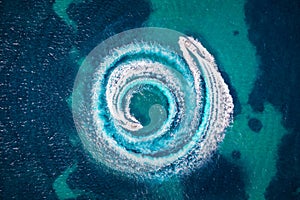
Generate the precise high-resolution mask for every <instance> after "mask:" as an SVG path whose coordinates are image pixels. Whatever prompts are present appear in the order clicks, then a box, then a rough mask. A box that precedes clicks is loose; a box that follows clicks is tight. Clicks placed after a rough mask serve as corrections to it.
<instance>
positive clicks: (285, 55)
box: [245, 0, 300, 199]
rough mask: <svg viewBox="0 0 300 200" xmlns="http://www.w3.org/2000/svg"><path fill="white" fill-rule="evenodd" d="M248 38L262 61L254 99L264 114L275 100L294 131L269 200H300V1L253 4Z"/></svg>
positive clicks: (252, 0) (248, 8)
mask: <svg viewBox="0 0 300 200" xmlns="http://www.w3.org/2000/svg"><path fill="white" fill-rule="evenodd" d="M245 13H246V21H247V23H248V24H249V39H250V40H251V42H252V43H253V44H254V45H255V46H256V49H257V54H258V55H259V57H260V60H261V64H260V70H261V76H260V77H259V78H258V79H257V80H256V83H255V87H254V89H253V91H252V93H251V94H250V96H249V103H250V105H251V107H252V108H253V109H254V110H255V111H257V112H261V111H263V109H264V102H266V101H268V102H271V103H272V104H273V105H274V106H275V107H276V108H277V109H278V110H280V111H281V112H282V115H283V118H282V121H283V124H284V125H285V127H287V128H288V130H289V131H290V133H289V134H287V135H285V136H284V137H283V138H282V141H281V144H280V146H279V151H278V157H279V159H278V161H277V174H276V176H275V177H274V178H273V180H272V181H271V183H270V185H269V187H268V188H267V190H266V193H265V197H266V198H267V199H299V193H297V191H299V186H300V173H299V171H300V162H299V160H300V153H299V149H300V139H299V137H300V122H299V120H300V92H299V85H300V68H299V66H300V56H299V54H300V1H298V0H287V1H286V0H281V1H271V0H264V1H261V0H249V1H248V2H247V3H246V5H245Z"/></svg>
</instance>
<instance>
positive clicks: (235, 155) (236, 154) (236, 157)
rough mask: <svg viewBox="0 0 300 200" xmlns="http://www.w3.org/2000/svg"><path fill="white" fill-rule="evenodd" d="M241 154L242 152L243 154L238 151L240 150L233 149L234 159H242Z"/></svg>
mask: <svg viewBox="0 0 300 200" xmlns="http://www.w3.org/2000/svg"><path fill="white" fill-rule="evenodd" d="M241 156H242V154H241V152H240V151H238V150H233V151H232V152H231V157H232V158H233V159H234V160H239V159H241Z"/></svg>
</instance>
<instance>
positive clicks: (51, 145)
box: [0, 0, 300, 200]
mask: <svg viewBox="0 0 300 200" xmlns="http://www.w3.org/2000/svg"><path fill="white" fill-rule="evenodd" d="M133 5H134V6H133ZM0 10H1V12H0V19H1V20H0V24H1V26H0V29H1V31H0V41H1V42H0V77H1V78H0V88H1V89H0V103H1V105H0V120H1V122H0V134H1V136H0V155H1V156H0V157H1V158H0V170H1V171H0V172H1V173H0V174H1V175H0V177H1V181H0V199H45V198H46V199H208V200H210V199H254V200H256V199H264V198H265V199H298V198H299V177H300V176H299V168H300V167H299V162H298V160H299V151H298V149H299V130H300V128H299V124H300V123H299V113H300V112H299V105H300V104H299V103H298V102H299V92H297V91H298V87H299V83H298V80H300V78H299V72H298V69H299V67H298V66H299V59H298V58H299V56H298V54H299V45H298V44H299V33H300V31H299V22H298V19H300V17H299V13H300V12H299V2H298V1H293V0H288V1H283V0H282V1H270V0H262V1H256V0H248V1H244V0H237V1H236V0H235V1H219V0H203V1H201V2H200V1H198V0H191V1H188V2H187V1H185V0H176V1H169V0H151V3H150V1H146V0H145V1H143V0H139V1H135V0H123V1H115V0H102V1H95V0H89V1H81V0H73V1H72V0H57V1H43V0H41V1H30V0H27V1H9V0H4V1H0ZM142 26H156V27H164V28H169V29H174V30H177V31H181V32H183V33H185V34H186V35H189V36H193V38H196V39H197V40H198V41H200V42H201V43H202V44H204V45H203V46H205V48H207V49H208V50H209V52H210V53H212V55H213V56H214V57H215V58H216V61H217V62H216V63H218V68H219V70H220V71H221V73H222V77H223V78H224V79H225V82H226V83H227V85H228V86H229V88H230V91H229V92H230V93H231V95H232V97H233V101H234V104H235V106H234V109H235V112H234V123H232V126H230V127H229V128H228V129H227V131H226V137H225V138H224V139H223V141H222V142H220V143H219V147H220V148H217V150H213V149H214V148H212V149H210V150H213V151H210V150H208V151H207V152H210V153H209V154H208V157H209V159H207V160H210V162H207V163H206V162H202V161H201V160H198V159H194V160H193V161H192V162H190V163H196V164H197V165H198V164H199V165H198V168H197V167H186V168H178V169H186V170H187V171H190V172H189V174H187V175H184V176H181V177H179V178H178V177H176V176H174V174H176V173H174V172H176V170H175V171H173V170H171V171H170V170H167V169H169V168H168V167H166V168H161V170H159V171H158V172H157V171H156V170H152V171H151V172H145V171H147V169H149V168H148V167H149V165H147V167H144V168H143V169H144V171H138V170H136V169H135V168H134V169H133V168H130V167H129V166H126V165H125V167H123V168H122V169H120V167H119V165H116V166H109V164H108V163H107V162H106V161H105V160H104V159H102V158H101V157H99V152H102V151H98V150H99V149H96V151H95V152H96V153H95V156H94V157H93V156H89V152H93V151H87V149H89V148H87V147H83V146H82V144H85V145H88V144H90V143H89V142H88V141H84V137H85V136H83V137H81V139H83V142H82V141H81V140H80V138H79V137H78V131H77V130H76V127H75V125H74V122H73V118H72V112H71V109H70V108H71V106H70V105H71V102H72V98H71V96H72V95H75V96H76V94H72V88H73V84H74V80H75V78H76V74H77V71H78V68H79V67H80V66H81V65H82V61H83V60H84V59H85V58H86V56H87V55H88V53H89V52H90V51H91V50H92V49H93V48H94V47H95V46H97V45H98V44H99V43H100V42H101V41H103V40H105V39H106V38H109V37H110V36H112V35H115V34H117V33H120V32H122V31H125V30H129V29H133V28H137V27H142ZM181 36H184V37H185V38H187V36H185V35H181ZM156 39H157V38H155V39H152V40H155V41H157V40H156ZM177 39H178V38H177ZM161 40H163V39H161ZM121 43H122V42H121V41H120V42H119V44H120V45H119V46H120V47H121V46H124V45H122V44H121ZM131 45H133V46H134V49H135V50H136V48H137V47H138V46H139V45H141V43H140V42H138V43H132V44H131ZM146 45H147V44H146ZM148 46H152V43H151V44H148ZM155 46H157V47H158V46H159V47H163V48H164V49H165V50H167V52H174V53H175V54H179V55H180V57H181V58H182V59H183V60H184V59H185V58H184V57H185V56H184V55H183V52H182V50H181V49H180V48H175V49H176V50H174V49H173V47H174V46H178V41H177V40H176V42H174V43H173V45H162V44H161V43H157V44H155ZM170 46H171V47H170ZM169 50H171V51H169ZM105 55H110V54H109V52H107V53H106V54H105ZM189 55H192V53H191V52H189ZM150 58H151V59H150ZM158 58H161V56H156V57H155V59H153V58H152V57H151V56H148V61H149V60H151V62H148V64H149V65H151V64H152V65H156V64H160V65H161V67H162V66H163V65H162V64H161V61H162V60H161V59H158ZM192 58H193V59H194V60H196V61H197V58H196V57H195V56H192ZM134 59H136V58H134ZM134 59H132V60H129V59H126V61H134ZM157 59H158V60H157ZM123 61H124V60H123ZM186 64H187V63H186ZM126 66H127V67H129V66H128V63H123V67H124V68H126ZM135 67H136V66H135ZM87 69H90V68H87ZM91 69H95V68H93V67H92V68H91ZM163 69H164V68H163ZM168 69H169V70H171V71H168V72H169V74H170V75H171V74H172V75H174V73H175V72H176V71H177V70H172V69H173V67H169V68H168ZM181 70H184V69H183V68H182V69H181ZM111 72H113V71H111ZM114 72H115V74H118V73H117V71H114ZM158 73H161V71H159V72H158ZM175 74H176V76H175V77H177V78H176V80H177V81H179V80H181V79H180V78H179V79H178V77H180V74H181V73H175ZM181 76H182V75H181ZM91 77H93V76H91ZM206 77H207V76H206ZM95 78H96V79H97V77H95ZM115 78H116V77H115ZM121 78H122V77H121ZM163 78H164V77H161V79H160V80H163ZM96 79H95V80H90V83H94V85H92V86H95V83H96ZM182 79H184V78H182ZM97 80H99V77H98V79H97ZM110 80H113V79H110ZM135 81H136V82H132V85H131V86H132V87H130V88H127V87H124V88H121V89H124V90H123V94H122V95H121V96H118V94H120V93H118V92H116V93H113V94H111V95H115V96H111V97H112V98H115V99H114V101H115V102H119V103H120V104H118V107H115V108H114V107H113V106H114V104H112V107H110V108H109V107H107V108H108V109H107V110H106V111H108V112H107V113H110V109H112V110H113V111H116V112H118V114H114V118H115V119H117V118H118V117H119V118H120V119H119V118H118V121H116V120H115V121H110V126H109V127H106V128H117V129H119V130H125V131H123V132H122V134H123V133H124V134H123V135H121V136H122V137H124V138H125V139H122V138H121V137H119V136H120V135H118V134H116V133H117V132H115V131H112V132H109V133H110V134H111V133H114V135H113V136H114V137H115V138H114V140H115V141H117V142H118V143H117V145H119V146H123V147H124V149H125V151H129V153H130V154H131V155H136V154H141V151H144V152H143V153H149V152H150V153H151V151H150V150H151V149H145V148H143V146H145V145H140V146H139V145H134V144H136V143H137V142H139V143H138V144H141V141H140V140H145V139H146V140H147V141H150V139H151V137H152V138H154V137H155V136H157V135H155V134H149V133H150V132H151V133H152V131H153V132H155V133H158V132H157V131H158V130H160V128H161V127H162V126H163V125H164V124H165V122H169V121H168V120H169V119H171V118H170V116H171V115H170V114H172V113H171V112H170V111H169V109H170V106H171V104H170V103H169V102H171V103H172V99H176V98H172V97H173V96H174V97H175V95H173V96H172V93H171V90H169V89H168V87H164V86H168V84H164V85H162V84H160V85H158V84H157V82H154V81H153V80H151V82H150V83H149V84H148V83H147V84H141V82H138V80H135ZM184 81H185V80H183V81H181V83H182V84H183V86H184ZM205 81H206V83H209V81H207V80H205V79H204V76H203V78H201V79H200V82H201V83H204V82H205ZM106 84H108V82H107V83H106ZM109 84H111V85H114V84H113V82H110V83H109ZM155 84H156V85H155ZM170 84H171V83H170ZM137 85H139V86H141V87H139V89H138V88H137V87H138V86H137ZM115 86H116V85H115ZM206 87H208V85H205V84H201V88H200V89H201V92H200V93H201V95H202V96H201V98H202V99H201V102H202V106H204V107H203V108H205V105H207V103H206V102H211V101H205V100H206V99H207V98H204V97H205V96H203V95H205V94H208V93H207V90H206ZM94 88H97V87H94ZM99 88H101V87H99ZM99 88H98V89H99ZM191 88H193V87H191ZM208 88H209V87H208ZM90 89H91V88H88V89H87V90H85V91H91V90H90ZM115 89H116V90H115V91H117V88H115ZM127 89H128V90H127ZM189 89H190V88H189ZM188 91H189V90H188ZM234 91H235V92H234ZM83 94H85V95H86V93H83ZM89 94H92V93H89ZM127 94H130V95H131V98H128V97H129V96H130V95H129V96H128V95H127ZM174 94H175V93H174ZM178 94H179V93H178ZM97 95H100V94H97ZM101 95H102V97H104V98H103V99H99V101H97V99H96V100H95V101H94V105H95V108H96V104H98V103H100V102H102V103H103V102H104V103H108V102H109V101H106V100H107V98H106V96H109V95H110V94H108V95H106V93H102V94H101ZM170 96H171V98H170ZM92 97H93V96H90V98H88V99H89V100H90V101H89V105H92V102H91V100H92ZM126 97H127V99H131V101H130V102H126V101H119V100H120V99H123V100H126ZM168 97H169V98H168ZM100 100H101V101H100ZM111 102H113V101H111ZM141 102H146V103H141ZM238 102H239V103H238ZM128 105H129V106H128ZM182 105H183V104H182ZM184 105H185V104H184ZM191 105H192V104H191ZM207 106H208V105H207ZM89 108H90V107H89ZM123 108H129V110H127V111H126V110H125V111H126V112H124V114H125V113H127V114H126V115H120V116H119V113H120V111H122V112H121V114H122V113H123ZM168 108H169V109H168ZM174 108H177V106H175V107H174ZM174 110H176V109H174ZM98 111H99V109H98V107H97V109H96V110H95V112H92V113H96V112H98ZM185 111H187V110H185ZM204 111H205V110H202V111H201V112H200V113H202V114H203V113H204ZM107 113H106V114H107ZM174 113H175V112H174ZM174 113H173V114H174ZM207 113H210V112H207ZM128 114H129V115H128ZM157 116H159V117H157ZM178 116H179V115H178ZM178 116H177V115H175V118H176V117H178ZM202 116H203V115H202ZM124 117H125V121H124ZM131 117H132V118H131ZM183 117H184V115H183ZM91 119H92V121H99V120H100V119H101V118H100V117H99V116H97V115H95V119H94V118H93V116H91ZM110 119H113V118H110ZM127 119H129V121H130V120H131V121H130V122H133V123H134V125H137V126H136V128H138V127H140V128H141V129H139V130H137V131H128V128H127V129H126V128H124V127H126V125H124V124H122V123H123V122H127V121H128V120H127ZM181 119H185V118H181ZM78 120H79V122H80V121H82V120H80V118H79V119H78ZM208 121H210V120H208ZM102 122H103V121H102ZM118 123H119V125H118ZM127 125H128V124H127ZM115 126H116V127H115ZM285 127H288V129H285ZM129 128H132V127H130V126H129ZM178 128H179V127H178ZM94 130H95V129H94V128H92V131H94ZM106 130H108V129H106ZM142 130H143V131H142ZM101 131H102V130H101ZM87 132H88V131H87ZM289 132H290V133H291V134H285V133H289ZM105 133H107V132H105ZM284 134H285V135H284ZM191 135H192V134H191ZM220 135H223V134H220ZM110 136H112V135H108V137H107V138H109V137H110ZM223 136H224V135H223ZM87 138H93V136H91V137H87ZM96 138H97V137H96ZM111 138H112V137H111ZM127 139H132V140H134V142H131V143H130V142H128V141H129V140H127ZM169 139H170V138H169ZM137 140H139V141H137ZM165 141H167V140H163V142H162V143H159V144H160V145H162V146H164V145H165V143H164V142H165ZM169 141H171V140H169ZM212 141H215V140H212ZM91 144H92V143H91ZM143 144H146V143H143ZM156 144H158V143H156ZM187 144H188V143H187ZM198 144H203V143H201V142H198ZM127 145H128V146H127ZM130 145H133V146H134V147H135V148H139V149H135V148H132V146H130ZM203 145H204V144H203ZM169 146H172V145H169ZM175 146H176V145H175ZM125 147H126V148H125ZM152 147H156V146H155V145H154V146H152ZM182 147H183V146H180V145H179V146H176V149H174V150H175V151H176V150H179V149H182ZM166 148H167V146H166ZM124 149H123V150H124ZM190 149H191V151H192V150H193V149H194V148H192V147H191V148H190ZM146 150H147V151H149V152H145V151H146ZM158 150H159V149H158ZM165 150H166V149H165ZM202 150H203V149H202ZM130 151H131V152H130ZM139 151H140V152H139ZM156 151H157V150H156ZM191 151H188V152H187V154H188V155H189V153H190V152H191ZM115 152H116V153H118V151H115ZM167 153H168V151H165V154H164V155H163V156H166V155H167ZM211 154H212V155H211ZM119 156H120V154H119ZM148 156H149V155H148ZM156 156H162V155H156ZM169 156H171V157H173V156H172V155H169ZM97 158H98V160H97ZM111 158H113V157H111ZM188 158H190V157H188ZM151 159H152V158H151ZM154 159H155V158H154ZM173 159H175V160H176V156H175V155H174V157H173ZM103 160H104V161H103ZM139 161H140V160H138V159H137V163H139ZM114 163H118V161H115V162H114ZM125 164H127V163H125ZM162 165H163V164H162ZM151 166H152V165H151ZM156 166H157V168H160V166H159V165H156ZM109 168H113V170H110V169H109ZM157 168H156V169H157ZM125 169H131V170H132V172H129V173H124V172H123V171H122V170H125ZM154 172H156V173H154ZM167 172H169V173H167ZM147 173H150V175H148V177H149V176H150V177H152V179H150V180H151V181H149V180H148V181H147V180H146V179H144V178H141V177H145V175H146V174H147ZM181 173H182V172H180V173H179V174H181ZM124 174H125V176H124ZM132 174H135V177H138V178H132ZM155 174H156V177H157V176H158V174H160V175H163V176H159V177H164V178H163V180H160V181H155V180H156V179H153V177H155V176H154V175H155ZM167 174H168V175H167ZM172 174H173V176H172V177H171V176H170V175H172ZM129 177H131V178H129ZM166 177H169V178H166Z"/></svg>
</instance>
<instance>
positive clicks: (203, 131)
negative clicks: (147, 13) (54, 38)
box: [72, 28, 233, 178]
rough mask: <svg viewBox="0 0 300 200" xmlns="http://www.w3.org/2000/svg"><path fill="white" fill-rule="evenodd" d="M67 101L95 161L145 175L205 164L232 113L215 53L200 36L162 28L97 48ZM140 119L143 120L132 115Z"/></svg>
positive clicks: (127, 35) (134, 32)
mask: <svg viewBox="0 0 300 200" xmlns="http://www.w3.org/2000/svg"><path fill="white" fill-rule="evenodd" d="M191 88H192V89H191ZM147 94H148V97H149V98H147V100H146V101H145V99H144V101H143V100H142V98H144V97H143V96H144V95H147ZM138 95H139V97H136V96H138ZM151 96H153V97H151ZM134 97H136V99H137V98H140V100H139V101H138V100H135V104H138V105H135V104H134V101H132V99H133V98H134ZM157 97H158V98H161V99H162V100H160V101H156V100H155V99H156V98H157ZM72 99H73V105H72V111H73V116H74V120H75V124H76V126H77V130H78V131H79V135H80V137H81V139H82V142H83V143H84V146H85V147H86V148H87V149H88V151H89V152H90V154H91V155H92V156H93V157H94V158H95V160H97V161H98V162H100V163H102V164H104V165H106V166H108V167H110V168H113V169H115V170H118V171H121V172H123V173H133V174H138V175H142V176H145V177H151V176H155V177H158V178H163V177H164V176H167V175H172V174H177V175H178V174H185V173H189V172H190V171H191V170H193V168H198V167H200V166H201V165H202V164H203V163H204V162H207V160H208V159H209V158H210V156H211V154H212V153H213V152H214V151H215V150H216V148H217V144H218V143H219V142H220V141H222V139H223V137H224V130H225V128H226V127H227V126H228V125H229V124H230V122H231V117H232V112H233V102H232V97H231V96H230V94H229V90H228V86H227V85H226V84H225V82H224V80H223V79H222V77H221V74H220V73H219V72H218V69H217V66H216V64H215V61H214V57H213V56H212V55H211V54H210V53H208V51H207V50H206V49H205V48H204V47H203V46H202V44H201V43H200V42H199V41H197V40H195V39H193V38H191V37H187V36H185V35H183V34H182V33H179V32H176V31H171V30H168V29H161V28H140V29H133V30H130V31H126V32H122V33H120V34H118V35H115V36H113V37H111V38H109V39H107V40H105V41H104V42H103V43H101V44H100V45H98V46H97V47H96V48H95V49H94V50H93V51H92V52H91V53H90V54H89V55H88V56H87V58H86V60H85V61H84V62H83V64H82V66H81V68H80V70H79V72H78V75H77V78H76V81H75V86H74V92H73V96H72ZM163 99H164V100H163ZM140 107H148V109H149V110H145V109H144V111H143V112H141V111H139V110H141V108H140ZM135 113H136V114H135ZM147 117H148V118H149V119H148V121H149V122H148V123H149V125H143V123H145V122H143V123H142V121H139V120H137V118H147Z"/></svg>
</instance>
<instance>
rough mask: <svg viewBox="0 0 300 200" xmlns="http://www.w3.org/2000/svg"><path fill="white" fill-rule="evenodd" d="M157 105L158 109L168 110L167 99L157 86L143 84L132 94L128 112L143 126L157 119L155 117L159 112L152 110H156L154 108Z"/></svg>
mask: <svg viewBox="0 0 300 200" xmlns="http://www.w3.org/2000/svg"><path fill="white" fill-rule="evenodd" d="M156 104H157V105H156ZM154 105H156V106H154ZM158 105H160V107H161V108H160V109H164V110H168V99H167V98H166V97H165V96H164V94H163V93H162V92H161V91H160V89H159V88H158V87H156V86H152V85H143V86H140V87H139V88H138V90H137V91H135V92H134V93H133V94H132V98H131V100H130V104H129V108H130V114H131V115H132V116H134V117H135V118H136V119H137V120H138V121H139V122H140V123H141V124H142V126H143V127H146V126H148V125H149V124H150V123H151V122H152V123H153V121H158V120H156V119H157V118H159V117H160V116H159V115H160V112H154V111H153V110H156V109H155V108H156V107H158ZM153 106H154V107H153ZM152 107H153V108H152ZM154 113H155V115H154Z"/></svg>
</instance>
